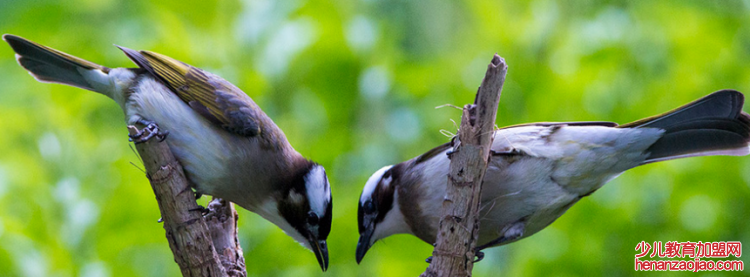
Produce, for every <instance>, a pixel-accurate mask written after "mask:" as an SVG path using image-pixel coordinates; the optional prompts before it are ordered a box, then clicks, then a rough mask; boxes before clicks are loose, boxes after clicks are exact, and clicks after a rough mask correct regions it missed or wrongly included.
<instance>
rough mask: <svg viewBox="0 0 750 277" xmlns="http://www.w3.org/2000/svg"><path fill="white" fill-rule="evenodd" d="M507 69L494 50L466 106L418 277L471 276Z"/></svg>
mask: <svg viewBox="0 0 750 277" xmlns="http://www.w3.org/2000/svg"><path fill="white" fill-rule="evenodd" d="M507 71H508V67H507V65H506V64H505V60H504V59H503V58H501V57H500V56H498V55H497V54H495V56H494V57H493V58H492V62H491V63H490V64H489V66H487V73H485V75H484V80H482V85H481V86H480V87H479V91H478V92H477V96H476V98H475V99H474V104H472V105H466V106H464V109H463V115H462V117H461V126H460V128H459V131H458V140H457V141H456V142H455V145H456V146H455V147H454V149H453V153H452V154H451V156H450V157H451V164H450V173H449V175H448V184H449V185H448V189H447V195H446V197H445V199H444V200H443V209H442V216H441V219H440V225H439V227H438V234H437V241H436V244H435V249H434V250H433V252H432V257H433V258H432V262H431V263H430V266H429V267H427V270H425V272H424V273H422V275H421V276H425V277H427V276H429V277H432V276H439V277H442V276H471V270H472V268H473V267H474V266H473V260H474V254H475V253H474V248H475V246H476V240H477V238H478V236H479V219H478V218H479V205H480V199H481V190H482V179H483V178H484V173H485V171H486V170H487V164H488V163H489V155H490V149H491V146H492V140H493V137H494V133H495V132H494V130H495V129H494V127H495V117H496V116H497V107H498V104H499V102H500V92H501V90H502V88H503V84H504V83H505V74H506V73H507Z"/></svg>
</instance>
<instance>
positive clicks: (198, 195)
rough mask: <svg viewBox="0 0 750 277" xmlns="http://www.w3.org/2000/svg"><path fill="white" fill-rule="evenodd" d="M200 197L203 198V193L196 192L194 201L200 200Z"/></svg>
mask: <svg viewBox="0 0 750 277" xmlns="http://www.w3.org/2000/svg"><path fill="white" fill-rule="evenodd" d="M201 197H203V193H200V192H197V191H196V192H195V200H198V199H201Z"/></svg>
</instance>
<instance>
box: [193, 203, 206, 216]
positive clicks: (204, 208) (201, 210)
mask: <svg viewBox="0 0 750 277" xmlns="http://www.w3.org/2000/svg"><path fill="white" fill-rule="evenodd" d="M188 211H191V212H195V211H200V212H201V215H207V214H208V212H210V210H209V209H206V207H203V206H201V205H198V208H194V209H189V210H188Z"/></svg>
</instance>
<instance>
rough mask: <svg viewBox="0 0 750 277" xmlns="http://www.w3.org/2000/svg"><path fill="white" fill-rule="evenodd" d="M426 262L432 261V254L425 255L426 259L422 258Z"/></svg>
mask: <svg viewBox="0 0 750 277" xmlns="http://www.w3.org/2000/svg"><path fill="white" fill-rule="evenodd" d="M424 261H425V262H427V263H428V264H430V263H432V256H429V257H427V259H425V260H424Z"/></svg>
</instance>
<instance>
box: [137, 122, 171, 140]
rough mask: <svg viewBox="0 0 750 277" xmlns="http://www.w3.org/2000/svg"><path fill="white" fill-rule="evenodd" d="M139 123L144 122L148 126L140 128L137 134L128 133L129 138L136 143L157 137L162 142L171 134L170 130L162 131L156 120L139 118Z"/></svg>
mask: <svg viewBox="0 0 750 277" xmlns="http://www.w3.org/2000/svg"><path fill="white" fill-rule="evenodd" d="M137 123H140V124H143V125H145V126H146V127H145V128H143V129H141V130H138V132H137V133H135V134H129V135H128V137H129V139H128V140H129V141H131V142H133V143H135V144H140V143H144V142H147V141H148V140H149V139H151V138H156V139H157V140H159V142H162V141H164V140H165V139H167V136H168V135H169V131H167V130H164V131H161V130H160V129H159V125H156V123H154V122H150V121H145V120H139V121H138V122H137Z"/></svg>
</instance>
